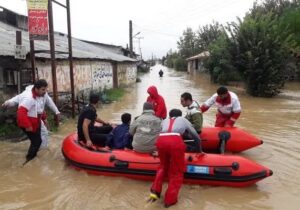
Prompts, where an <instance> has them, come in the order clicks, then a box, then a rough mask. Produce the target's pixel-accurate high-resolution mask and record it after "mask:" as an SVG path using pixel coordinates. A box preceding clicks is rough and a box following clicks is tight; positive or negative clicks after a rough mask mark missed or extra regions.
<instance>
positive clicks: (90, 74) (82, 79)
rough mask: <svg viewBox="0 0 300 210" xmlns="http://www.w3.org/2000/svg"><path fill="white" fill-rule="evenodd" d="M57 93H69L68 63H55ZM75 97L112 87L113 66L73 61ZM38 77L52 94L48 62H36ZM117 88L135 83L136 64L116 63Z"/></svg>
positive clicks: (105, 63)
mask: <svg viewBox="0 0 300 210" xmlns="http://www.w3.org/2000/svg"><path fill="white" fill-rule="evenodd" d="M56 66H57V67H56V69H57V70H56V77H57V89H58V90H57V91H58V92H70V73H69V63H68V61H57V63H56ZM73 66H74V84H75V95H77V94H78V93H80V94H81V93H84V94H86V93H89V92H90V91H91V90H94V91H101V90H103V89H111V88H112V87H113V66H112V64H111V63H110V62H105V61H78V60H77V61H76V60H75V61H73ZM36 67H37V68H38V77H39V78H44V79H46V80H47V81H48V83H49V87H48V89H49V92H52V74H51V63H50V61H45V62H42V61H37V62H36ZM117 71H118V87H126V86H129V85H131V84H134V83H135V82H136V77H137V68H136V64H131V63H118V64H117Z"/></svg>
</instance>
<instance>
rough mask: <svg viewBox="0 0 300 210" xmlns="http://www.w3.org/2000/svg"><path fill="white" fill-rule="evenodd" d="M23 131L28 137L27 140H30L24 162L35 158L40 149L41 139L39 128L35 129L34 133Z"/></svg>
mask: <svg viewBox="0 0 300 210" xmlns="http://www.w3.org/2000/svg"><path fill="white" fill-rule="evenodd" d="M23 131H24V132H25V133H26V135H27V136H28V138H29V140H30V146H29V149H28V152H27V155H26V160H27V161H29V160H32V159H33V158H35V156H36V154H37V152H38V151H39V149H40V146H41V143H42V139H41V126H39V128H38V129H37V131H36V132H28V131H26V130H25V129H23Z"/></svg>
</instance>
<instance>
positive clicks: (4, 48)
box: [0, 21, 137, 62]
mask: <svg viewBox="0 0 300 210" xmlns="http://www.w3.org/2000/svg"><path fill="white" fill-rule="evenodd" d="M17 30H20V29H18V28H16V27H13V26H10V25H8V24H6V23H3V22H1V21H0V40H1V42H0V56H14V55H15V52H14V49H15V43H16V31H17ZM54 39H55V51H60V52H68V38H67V35H63V34H61V33H55V38H54ZM22 45H24V46H25V47H26V50H27V53H29V52H30V47H29V34H28V31H22ZM34 45H35V50H50V48H49V42H48V41H35V42H34ZM72 45H73V58H79V59H99V60H112V61H118V62H122V61H132V62H136V61H137V60H135V59H132V58H129V57H126V56H123V55H120V54H116V53H113V52H111V51H109V50H107V49H105V48H102V47H101V46H95V45H93V44H89V43H86V42H83V41H81V40H79V39H76V38H72ZM35 56H36V57H37V58H48V59H50V54H48V53H37V54H36V55H35ZM55 57H56V58H57V59H67V58H68V54H56V55H55Z"/></svg>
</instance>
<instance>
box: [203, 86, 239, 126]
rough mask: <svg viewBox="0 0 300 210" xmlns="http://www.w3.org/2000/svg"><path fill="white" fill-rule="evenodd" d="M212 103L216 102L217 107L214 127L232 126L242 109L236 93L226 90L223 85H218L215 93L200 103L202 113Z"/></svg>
mask: <svg viewBox="0 0 300 210" xmlns="http://www.w3.org/2000/svg"><path fill="white" fill-rule="evenodd" d="M213 104H216V106H217V108H218V113H217V115H216V122H215V127H233V125H234V123H235V122H236V120H237V119H238V118H239V116H240V114H241V110H242V109H241V104H240V101H239V98H238V97H237V95H236V94H235V93H233V92H231V91H228V89H227V88H226V87H224V86H221V87H219V88H218V89H217V93H215V94H214V95H213V96H212V97H210V98H209V99H208V100H207V101H205V102H204V104H203V105H201V111H202V113H204V112H206V111H207V110H208V109H209V108H210V107H211V106H212V105H213Z"/></svg>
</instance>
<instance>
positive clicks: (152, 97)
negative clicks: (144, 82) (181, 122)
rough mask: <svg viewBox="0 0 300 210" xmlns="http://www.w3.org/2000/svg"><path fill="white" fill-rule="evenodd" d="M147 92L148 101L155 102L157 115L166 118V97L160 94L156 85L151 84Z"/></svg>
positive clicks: (154, 106)
mask: <svg viewBox="0 0 300 210" xmlns="http://www.w3.org/2000/svg"><path fill="white" fill-rule="evenodd" d="M147 92H148V93H149V96H148V98H147V102H149V103H152V104H153V108H154V112H155V115H156V116H157V117H159V118H162V119H165V118H166V117H167V108H166V104H165V100H164V98H163V97H162V96H161V95H159V94H158V92H157V89H156V87H155V86H150V87H149V88H148V90H147Z"/></svg>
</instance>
